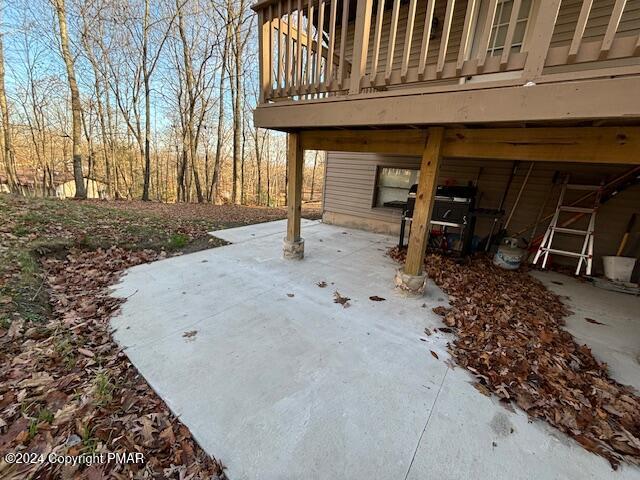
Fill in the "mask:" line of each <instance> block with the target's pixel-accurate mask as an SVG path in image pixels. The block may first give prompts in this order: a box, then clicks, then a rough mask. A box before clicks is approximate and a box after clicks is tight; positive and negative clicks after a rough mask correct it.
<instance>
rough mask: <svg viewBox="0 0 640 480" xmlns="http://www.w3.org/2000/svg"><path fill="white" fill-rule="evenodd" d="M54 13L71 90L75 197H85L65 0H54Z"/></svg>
mask: <svg viewBox="0 0 640 480" xmlns="http://www.w3.org/2000/svg"><path fill="white" fill-rule="evenodd" d="M54 2H55V7H56V13H57V16H58V25H59V28H60V46H61V48H62V58H63V60H64V64H65V66H66V68H67V80H68V82H69V90H70V92H71V120H72V129H71V141H72V155H73V177H74V180H75V184H76V195H75V198H79V199H82V198H87V192H86V190H85V188H84V179H83V174H82V153H81V151H80V141H81V137H82V104H81V103H80V91H79V90H78V83H77V81H76V74H75V72H74V65H73V57H72V56H71V51H70V50H69V33H68V31H67V18H66V9H65V0H54Z"/></svg>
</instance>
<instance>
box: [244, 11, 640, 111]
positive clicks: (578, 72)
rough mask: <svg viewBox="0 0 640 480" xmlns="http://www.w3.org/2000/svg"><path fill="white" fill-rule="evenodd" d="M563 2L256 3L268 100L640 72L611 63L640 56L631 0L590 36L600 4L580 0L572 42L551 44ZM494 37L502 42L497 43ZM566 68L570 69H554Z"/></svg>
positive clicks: (639, 34) (264, 92) (263, 94)
mask: <svg viewBox="0 0 640 480" xmlns="http://www.w3.org/2000/svg"><path fill="white" fill-rule="evenodd" d="M562 1H563V0H541V1H536V0H534V1H533V2H528V1H525V0H513V1H511V2H509V4H510V10H509V11H507V12H506V14H505V12H504V8H503V7H504V5H502V7H501V3H502V2H501V1H500V0H482V1H481V0H466V1H464V0H458V1H457V2H456V0H427V1H425V0H376V1H374V0H357V1H356V0H353V1H351V2H349V0H263V1H261V2H260V3H258V4H256V5H254V9H255V10H256V11H257V12H258V16H259V25H260V26H261V28H260V38H259V46H260V58H261V64H260V66H261V73H260V78H261V103H266V102H271V101H281V100H294V101H298V100H307V99H318V98H325V97H330V96H336V95H354V94H362V93H367V94H370V93H374V92H376V91H379V90H388V89H391V88H397V87H402V86H410V85H413V86H434V88H437V86H441V85H443V84H447V83H448V84H454V85H455V84H456V83H464V81H463V80H462V79H469V78H478V79H479V80H482V79H491V80H496V79H497V78H501V77H500V76H499V75H497V76H496V75H494V76H493V78H492V76H485V75H487V74H499V73H501V72H518V73H512V74H511V75H510V76H509V77H508V78H510V79H511V80H512V81H514V82H521V83H522V84H525V83H527V82H536V81H539V80H540V79H541V77H543V76H545V75H556V76H557V77H558V78H559V79H560V80H562V79H571V78H586V77H589V75H593V74H594V72H595V71H596V70H599V71H600V75H601V74H602V70H603V69H610V70H611V71H612V72H614V71H615V69H618V70H617V71H619V72H620V73H628V72H629V71H630V69H631V70H632V71H633V72H634V73H640V69H638V64H637V62H636V63H635V64H631V65H623V66H622V67H621V66H620V65H615V66H614V65H612V64H611V62H607V61H609V60H616V59H625V58H633V57H640V31H635V32H634V31H629V30H628V29H627V30H626V31H625V32H624V34H622V35H620V34H619V32H618V27H619V25H620V22H621V19H622V18H623V14H624V12H625V7H627V5H628V2H627V0H615V2H612V3H613V5H612V7H610V12H609V13H608V21H607V22H606V27H605V28H604V29H601V30H602V32H601V33H600V34H599V35H597V36H593V35H591V36H590V37H588V38H585V29H586V28H587V24H588V22H589V19H590V15H591V13H592V9H593V7H594V6H593V4H594V2H593V0H583V1H582V3H581V6H580V9H579V13H578V11H577V9H574V10H572V11H573V12H575V15H576V17H577V18H574V19H572V21H570V22H568V23H567V21H566V18H565V19H564V20H563V21H564V22H565V24H564V25H566V24H570V25H572V28H573V31H572V32H569V34H570V36H571V40H570V41H568V40H566V41H563V42H559V44H558V45H554V44H553V43H552V39H553V38H554V30H555V28H556V25H557V21H558V13H559V12H560V10H561V6H562ZM532 3H533V6H531V5H532ZM596 6H597V2H596ZM525 8H526V9H528V11H526V12H525V11H524V10H525ZM418 10H419V11H420V16H419V18H418V16H417V15H416V12H417V11H418ZM436 12H440V14H438V15H437V16H436ZM423 13H424V15H423ZM599 14H600V15H601V13H599ZM461 16H462V18H463V19H464V22H463V23H462V26H461V28H460V23H461ZM498 16H500V18H498ZM523 18H527V20H526V21H525V24H526V28H527V30H531V31H528V33H527V41H526V42H523V38H522V37H523V33H522V32H521V31H519V29H521V28H522V27H523V25H521V24H522V23H523ZM456 19H457V21H458V23H457V24H455V23H454V20H456ZM418 20H420V21H419V22H418ZM638 22H640V18H639V19H638ZM454 25H457V27H458V28H453V27H454ZM497 35H500V37H501V38H500V45H499V48H492V47H495V45H496V42H495V36H497ZM518 35H519V37H518V38H517V36H518ZM564 37H566V33H565V34H564ZM557 43H558V42H557ZM582 64H584V65H582ZM559 66H568V68H565V69H564V70H562V69H559V70H558V69H555V70H556V71H553V70H554V69H553V67H559ZM636 70H638V71H637V72H636ZM614 74H615V73H614ZM483 76H485V77H483ZM505 78H507V77H505ZM446 80H448V81H449V82H443V81H446ZM456 80H458V82H456ZM460 88H464V87H463V86H462V87H460Z"/></svg>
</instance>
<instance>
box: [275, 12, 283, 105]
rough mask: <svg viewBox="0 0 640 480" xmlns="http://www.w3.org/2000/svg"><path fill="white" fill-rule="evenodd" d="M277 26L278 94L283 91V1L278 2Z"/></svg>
mask: <svg viewBox="0 0 640 480" xmlns="http://www.w3.org/2000/svg"><path fill="white" fill-rule="evenodd" d="M277 23H278V25H277V28H278V39H277V40H278V42H277V43H278V67H277V70H276V74H277V77H278V82H277V83H278V86H277V88H276V90H278V94H280V93H281V92H282V36H283V35H282V1H280V2H278V18H277Z"/></svg>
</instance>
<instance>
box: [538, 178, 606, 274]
mask: <svg viewBox="0 0 640 480" xmlns="http://www.w3.org/2000/svg"><path fill="white" fill-rule="evenodd" d="M602 189H603V186H602V185H575V184H571V183H569V176H567V177H566V178H565V181H564V183H563V184H562V190H561V191H560V197H559V198H558V205H557V207H556V211H555V213H554V215H553V218H552V219H551V222H550V223H549V227H547V231H546V232H545V234H544V237H543V239H542V243H540V247H538V251H537V252H536V256H535V258H534V259H533V264H534V265H535V264H537V263H538V260H540V258H541V257H542V258H543V260H542V268H546V267H547V260H548V259H549V254H550V253H553V254H555V255H561V256H564V257H573V258H578V259H579V260H578V266H577V267H576V272H575V274H576V275H580V269H581V268H582V265H583V264H584V265H585V267H586V274H587V275H591V267H592V264H593V240H594V239H593V237H594V231H595V226H596V213H597V211H598V207H599V206H600V198H601V197H602ZM567 190H593V191H596V194H595V199H594V202H593V206H590V207H579V206H572V205H564V204H563V201H564V196H565V193H566V192H567ZM562 213H576V214H578V215H589V225H588V227H587V229H586V230H580V229H575V228H565V227H562V226H558V220H559V218H560V215H561V214H562ZM556 233H559V234H565V235H577V236H580V237H584V241H583V242H582V250H581V251H580V252H572V251H569V250H560V249H557V248H553V246H552V244H553V240H554V237H555V235H556Z"/></svg>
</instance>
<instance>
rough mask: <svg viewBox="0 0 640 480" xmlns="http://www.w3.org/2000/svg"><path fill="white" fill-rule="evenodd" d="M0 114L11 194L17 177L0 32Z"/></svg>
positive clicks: (16, 183)
mask: <svg viewBox="0 0 640 480" xmlns="http://www.w3.org/2000/svg"><path fill="white" fill-rule="evenodd" d="M0 114H2V134H3V144H4V145H3V147H4V151H3V152H4V166H5V170H6V173H7V180H8V182H9V189H10V190H11V191H12V192H17V190H18V177H17V172H16V164H15V156H14V153H13V146H12V143H11V140H12V137H11V123H10V119H9V106H8V104H7V92H6V91H5V87H4V33H3V32H1V31H0Z"/></svg>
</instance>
